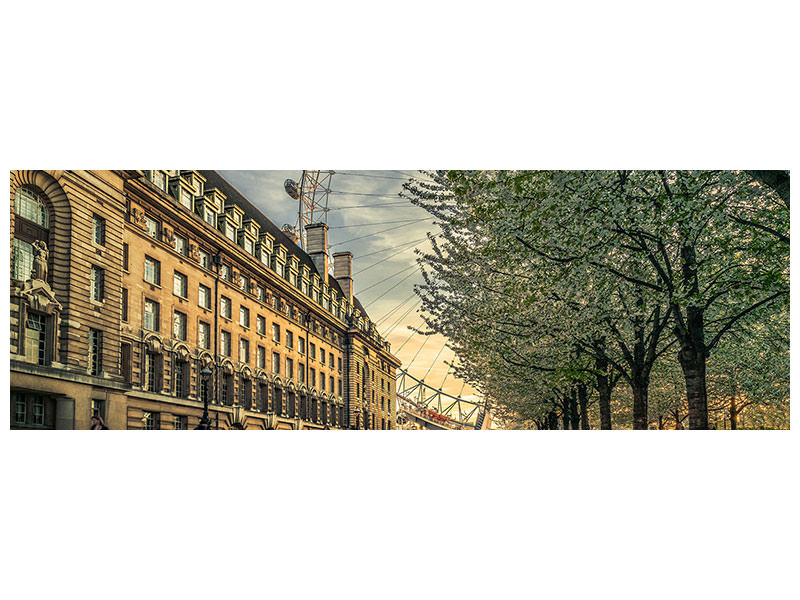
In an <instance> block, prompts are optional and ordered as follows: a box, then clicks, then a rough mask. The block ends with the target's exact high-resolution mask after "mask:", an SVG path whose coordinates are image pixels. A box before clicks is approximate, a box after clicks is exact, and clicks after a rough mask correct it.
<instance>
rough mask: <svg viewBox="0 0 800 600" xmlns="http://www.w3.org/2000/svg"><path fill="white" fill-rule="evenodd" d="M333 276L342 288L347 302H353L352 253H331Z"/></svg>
mask: <svg viewBox="0 0 800 600" xmlns="http://www.w3.org/2000/svg"><path fill="white" fill-rule="evenodd" d="M333 276H334V277H335V278H336V281H337V282H338V283H339V287H341V288H342V292H344V295H345V296H346V297H347V301H348V302H351V303H352V302H353V253H352V252H337V253H336V254H334V255H333Z"/></svg>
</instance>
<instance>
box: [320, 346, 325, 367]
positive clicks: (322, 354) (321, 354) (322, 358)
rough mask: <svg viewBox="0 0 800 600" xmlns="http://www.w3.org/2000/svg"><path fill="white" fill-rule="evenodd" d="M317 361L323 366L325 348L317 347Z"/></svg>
mask: <svg viewBox="0 0 800 600" xmlns="http://www.w3.org/2000/svg"><path fill="white" fill-rule="evenodd" d="M319 362H321V363H322V365H323V366H325V350H324V349H323V348H320V349H319Z"/></svg>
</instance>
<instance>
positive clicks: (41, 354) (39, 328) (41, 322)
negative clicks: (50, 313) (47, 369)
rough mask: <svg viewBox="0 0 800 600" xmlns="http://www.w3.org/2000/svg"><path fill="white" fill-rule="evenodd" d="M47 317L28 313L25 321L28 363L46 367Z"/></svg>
mask: <svg viewBox="0 0 800 600" xmlns="http://www.w3.org/2000/svg"><path fill="white" fill-rule="evenodd" d="M46 325H47V317H45V316H44V315H40V314H38V313H28V318H27V319H26V320H25V358H26V359H27V360H28V362H32V363H35V364H37V365H44V364H46V361H47V346H46V340H47V328H46Z"/></svg>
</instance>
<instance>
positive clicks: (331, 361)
mask: <svg viewBox="0 0 800 600" xmlns="http://www.w3.org/2000/svg"><path fill="white" fill-rule="evenodd" d="M328 366H329V367H330V368H331V369H332V368H333V352H328Z"/></svg>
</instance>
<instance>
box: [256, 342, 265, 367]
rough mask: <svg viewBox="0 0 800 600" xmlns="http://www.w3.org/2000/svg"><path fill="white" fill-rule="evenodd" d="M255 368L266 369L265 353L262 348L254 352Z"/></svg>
mask: <svg viewBox="0 0 800 600" xmlns="http://www.w3.org/2000/svg"><path fill="white" fill-rule="evenodd" d="M256 360H257V363H256V366H257V367H258V368H259V369H266V368H267V351H266V349H265V348H264V346H259V347H258V349H257V351H256Z"/></svg>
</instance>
